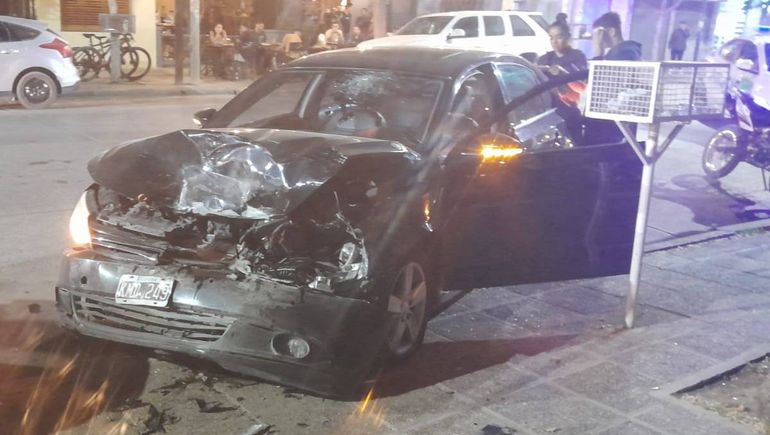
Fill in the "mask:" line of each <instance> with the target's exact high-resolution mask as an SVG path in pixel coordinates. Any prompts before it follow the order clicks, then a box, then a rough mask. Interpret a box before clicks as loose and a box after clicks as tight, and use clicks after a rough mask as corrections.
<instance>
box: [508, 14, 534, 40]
mask: <svg viewBox="0 0 770 435" xmlns="http://www.w3.org/2000/svg"><path fill="white" fill-rule="evenodd" d="M510 17H511V28H512V29H513V36H535V31H534V30H532V28H531V27H529V24H527V23H526V21H524V19H523V18H521V17H520V16H518V15H510Z"/></svg>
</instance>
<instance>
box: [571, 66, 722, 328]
mask: <svg viewBox="0 0 770 435" xmlns="http://www.w3.org/2000/svg"><path fill="white" fill-rule="evenodd" d="M729 74H730V66H729V65H727V64H710V63H704V62H690V63H685V62H627V61H596V62H591V64H590V67H589V74H588V89H587V94H588V100H587V103H586V107H585V116H586V117H587V118H595V119H604V120H610V121H614V122H615V124H616V125H617V126H618V128H619V129H620V131H621V132H622V133H623V136H624V137H625V139H626V142H628V144H629V145H630V146H631V148H632V149H633V150H634V152H635V153H636V155H637V157H639V160H640V161H641V162H642V165H643V168H642V179H641V185H640V189H639V208H638V210H637V215H636V228H635V232H634V244H633V248H632V256H631V267H630V271H629V290H628V295H627V300H626V315H625V324H626V327H627V328H633V327H634V322H635V320H636V298H637V294H638V292H639V285H640V283H641V277H642V257H643V256H644V240H645V237H646V235H647V221H648V216H649V211H650V198H651V196H652V182H653V178H654V174H655V163H656V162H657V161H658V159H660V157H661V156H662V155H663V153H664V152H665V151H666V149H668V147H669V146H670V145H671V143H672V142H673V141H674V138H676V136H677V135H678V134H679V132H680V131H682V128H683V127H684V126H685V124H688V123H689V122H690V121H692V120H703V119H715V118H716V119H718V118H721V117H723V112H724V105H725V95H726V91H727V82H728V78H729ZM663 122H677V125H676V126H675V127H674V129H673V130H672V131H671V132H670V133H669V135H668V137H666V139H665V141H663V143H661V144H660V145H659V135H660V124H661V123H663ZM629 123H639V124H647V125H648V126H649V131H648V138H647V142H646V143H645V144H644V147H642V146H641V144H639V143H638V142H637V141H636V137H635V136H634V133H633V129H632V128H631V126H630V124H629Z"/></svg>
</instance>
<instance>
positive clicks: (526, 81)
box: [498, 64, 551, 125]
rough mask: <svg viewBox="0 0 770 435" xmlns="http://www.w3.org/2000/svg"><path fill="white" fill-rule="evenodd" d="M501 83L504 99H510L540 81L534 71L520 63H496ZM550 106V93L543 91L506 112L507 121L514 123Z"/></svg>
mask: <svg viewBox="0 0 770 435" xmlns="http://www.w3.org/2000/svg"><path fill="white" fill-rule="evenodd" d="M498 70H499V71H500V77H501V79H502V83H503V91H504V92H505V98H506V101H511V100H513V99H514V98H516V97H519V96H521V95H523V94H525V93H527V92H528V91H529V90H531V89H532V88H534V87H535V86H537V85H538V84H539V83H540V81H539V80H538V78H537V75H535V72H534V71H532V70H531V69H529V68H527V67H525V66H522V65H512V64H504V65H498ZM550 108H551V100H550V95H549V94H546V93H543V94H541V95H539V96H537V97H535V98H533V99H531V100H530V101H529V102H528V103H527V104H523V105H522V106H521V107H519V108H516V109H514V110H513V111H511V112H510V113H509V114H508V119H509V121H510V122H511V123H512V124H514V125H516V124H518V123H520V122H522V121H524V120H527V119H529V118H531V117H533V116H537V115H539V114H541V113H543V112H545V111H547V110H549V109H550Z"/></svg>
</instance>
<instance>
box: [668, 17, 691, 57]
mask: <svg viewBox="0 0 770 435" xmlns="http://www.w3.org/2000/svg"><path fill="white" fill-rule="evenodd" d="M689 37H690V28H689V27H687V23H685V22H684V21H680V22H679V27H678V28H676V29H674V31H673V32H672V33H671V39H669V40H668V48H669V49H670V50H671V60H682V56H684V51H685V50H687V39H688V38H689Z"/></svg>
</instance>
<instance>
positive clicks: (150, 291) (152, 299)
mask: <svg viewBox="0 0 770 435" xmlns="http://www.w3.org/2000/svg"><path fill="white" fill-rule="evenodd" d="M173 289H174V280H173V279H171V278H158V277H155V276H139V275H123V276H121V277H120V281H119V282H118V288H117V290H116V291H115V302H116V303H118V304H126V305H150V306H153V307H165V306H168V301H169V299H170V298H171V292H172V291H173Z"/></svg>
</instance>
